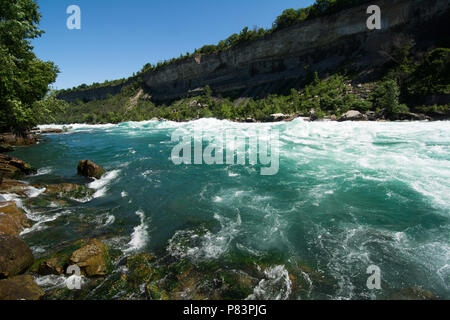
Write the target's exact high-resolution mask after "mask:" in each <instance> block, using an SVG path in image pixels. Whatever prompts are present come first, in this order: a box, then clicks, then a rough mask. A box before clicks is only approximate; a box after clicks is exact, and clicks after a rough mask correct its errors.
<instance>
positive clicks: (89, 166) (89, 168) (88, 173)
mask: <svg viewBox="0 0 450 320" xmlns="http://www.w3.org/2000/svg"><path fill="white" fill-rule="evenodd" d="M104 173H105V170H104V169H103V168H102V167H101V166H99V165H98V164H95V163H94V162H92V161H90V160H81V161H80V162H78V174H79V175H82V176H85V177H89V178H96V179H100V178H101V177H102V175H103V174H104Z"/></svg>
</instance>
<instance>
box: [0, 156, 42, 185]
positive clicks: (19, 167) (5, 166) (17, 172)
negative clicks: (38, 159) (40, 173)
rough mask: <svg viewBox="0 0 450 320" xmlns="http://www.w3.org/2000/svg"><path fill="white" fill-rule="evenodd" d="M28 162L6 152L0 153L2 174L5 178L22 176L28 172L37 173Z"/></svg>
mask: <svg viewBox="0 0 450 320" xmlns="http://www.w3.org/2000/svg"><path fill="white" fill-rule="evenodd" d="M36 172H37V170H36V169H34V168H33V167H32V166H31V165H29V164H28V163H26V162H24V161H22V160H20V159H17V158H14V157H9V156H7V155H4V154H0V175H1V176H3V177H5V178H13V179H15V178H20V177H23V176H24V175H27V174H33V173H36Z"/></svg>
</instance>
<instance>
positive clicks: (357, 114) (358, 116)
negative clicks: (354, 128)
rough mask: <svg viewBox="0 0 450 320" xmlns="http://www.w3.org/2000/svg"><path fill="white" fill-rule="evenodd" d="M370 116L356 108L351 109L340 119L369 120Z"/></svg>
mask: <svg viewBox="0 0 450 320" xmlns="http://www.w3.org/2000/svg"><path fill="white" fill-rule="evenodd" d="M367 120H368V117H367V116H366V115H365V114H362V113H361V112H359V111H356V110H350V111H348V112H347V113H345V114H344V115H343V116H342V117H340V118H339V120H338V121H367Z"/></svg>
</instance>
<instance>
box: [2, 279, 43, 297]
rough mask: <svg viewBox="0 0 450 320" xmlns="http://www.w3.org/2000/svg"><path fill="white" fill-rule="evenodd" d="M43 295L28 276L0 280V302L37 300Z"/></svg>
mask: <svg viewBox="0 0 450 320" xmlns="http://www.w3.org/2000/svg"><path fill="white" fill-rule="evenodd" d="M44 294H45V293H44V291H42V290H41V288H39V287H38V285H37V284H36V282H34V280H33V277H32V276H30V275H22V276H17V277H13V278H9V279H4V280H0V300H39V299H40V298H41V297H42V296H44Z"/></svg>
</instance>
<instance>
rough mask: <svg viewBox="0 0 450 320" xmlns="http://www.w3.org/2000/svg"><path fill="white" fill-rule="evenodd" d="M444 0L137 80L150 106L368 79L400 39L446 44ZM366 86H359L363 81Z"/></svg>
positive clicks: (298, 29) (302, 30) (298, 32)
mask: <svg viewBox="0 0 450 320" xmlns="http://www.w3.org/2000/svg"><path fill="white" fill-rule="evenodd" d="M370 4H377V5H378V6H379V7H380V8H381V19H382V28H381V30H368V28H367V25H366V21H367V18H368V17H369V15H368V14H367V12H366V11H367V7H368V6H369V5H370ZM449 21H450V15H449V0H380V1H373V3H372V2H371V3H369V4H366V5H361V6H357V7H354V8H351V9H348V10H344V11H341V12H339V13H336V14H333V15H330V16H326V17H322V18H317V19H313V20H308V21H304V22H302V23H300V24H297V25H294V26H291V27H289V28H286V29H282V30H280V31H277V32H274V33H271V34H267V35H265V36H264V37H262V38H259V39H256V40H253V41H251V42H248V43H244V44H240V45H237V46H235V47H232V48H231V49H228V50H225V51H222V52H217V53H214V54H208V55H197V56H196V57H193V58H189V59H185V60H182V61H178V62H175V63H173V64H170V65H166V66H164V67H162V68H160V69H158V70H157V71H151V72H147V73H144V74H143V75H142V80H143V83H144V87H145V90H146V91H147V93H149V95H151V97H152V100H154V101H167V100H172V99H176V98H179V97H183V96H186V95H189V94H195V93H196V92H200V91H201V89H202V88H204V87H205V86H206V85H209V86H210V87H211V89H212V90H213V92H214V93H215V94H218V93H220V94H224V95H226V94H229V93H232V92H239V94H240V95H243V96H245V95H256V94H258V93H259V92H261V91H262V92H271V91H277V89H279V88H286V87H295V86H296V85H298V84H299V83H300V82H301V81H302V79H305V78H306V77H307V76H308V75H310V74H311V72H313V71H317V72H319V74H321V75H326V74H327V73H333V72H336V70H340V69H344V68H345V69H349V70H353V71H355V70H356V71H358V73H359V74H361V75H363V77H364V76H366V77H370V74H371V72H373V70H374V69H376V67H377V66H381V65H383V64H384V63H385V62H386V61H387V59H388V58H387V57H386V55H383V54H382V51H383V50H388V47H389V46H390V45H392V44H393V43H395V42H396V41H398V39H402V38H410V39H411V40H414V41H415V42H416V44H417V45H418V46H423V47H424V48H428V47H430V46H431V47H432V46H434V45H435V44H436V43H438V42H439V41H442V40H445V39H447V40H448V30H449V29H450V25H449ZM362 81H364V80H362ZM122 87H123V85H119V86H110V87H103V88H96V89H89V90H84V91H75V92H69V93H65V94H61V95H60V96H59V98H60V99H64V100H67V101H73V100H76V99H81V100H93V99H104V98H105V97H106V95H108V94H116V93H118V92H120V90H121V88H122Z"/></svg>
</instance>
